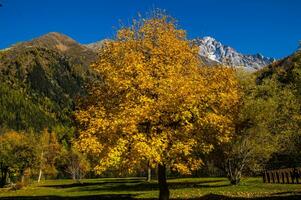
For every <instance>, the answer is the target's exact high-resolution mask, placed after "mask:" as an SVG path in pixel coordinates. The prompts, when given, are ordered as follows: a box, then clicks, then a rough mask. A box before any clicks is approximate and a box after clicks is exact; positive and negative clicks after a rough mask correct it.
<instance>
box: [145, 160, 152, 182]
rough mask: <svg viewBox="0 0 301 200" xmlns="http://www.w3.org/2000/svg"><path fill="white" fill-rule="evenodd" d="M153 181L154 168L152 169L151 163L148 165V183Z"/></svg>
mask: <svg viewBox="0 0 301 200" xmlns="http://www.w3.org/2000/svg"><path fill="white" fill-rule="evenodd" d="M151 179H152V168H151V167H150V162H148V163H147V178H146V181H147V182H150V181H151Z"/></svg>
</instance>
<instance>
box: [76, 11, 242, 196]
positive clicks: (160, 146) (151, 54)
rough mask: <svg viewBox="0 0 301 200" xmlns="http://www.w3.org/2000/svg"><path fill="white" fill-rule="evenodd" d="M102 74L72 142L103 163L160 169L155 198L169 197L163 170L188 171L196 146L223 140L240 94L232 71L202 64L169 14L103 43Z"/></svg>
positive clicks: (80, 115) (104, 166) (100, 168)
mask: <svg viewBox="0 0 301 200" xmlns="http://www.w3.org/2000/svg"><path fill="white" fill-rule="evenodd" d="M92 67H93V68H94V70H95V71H96V72H97V73H98V74H99V76H100V77H101V83H100V84H94V86H91V87H90V90H89V91H90V97H89V98H88V99H87V100H86V101H85V102H84V103H83V104H82V105H81V106H80V109H79V110H78V112H77V113H76V119H77V121H78V122H79V124H80V125H81V126H80V127H81V130H80V136H79V140H78V141H77V143H76V146H77V148H78V149H80V150H81V151H83V152H85V153H87V154H92V155H94V157H97V156H98V158H99V163H98V164H97V166H96V167H95V171H96V172H97V173H102V172H103V171H105V170H106V169H107V168H112V167H122V168H124V169H125V170H129V171H131V170H134V169H135V168H139V167H142V166H143V165H145V164H146V163H148V162H150V163H151V165H152V166H155V165H157V167H158V181H159V188H160V199H169V190H168V187H167V182H166V168H167V167H169V168H170V169H171V170H176V171H178V172H180V173H186V174H187V173H190V172H191V170H194V169H196V168H198V167H199V166H200V165H201V164H202V161H201V160H200V159H199V158H197V157H196V156H195V155H196V153H195V152H197V151H202V152H204V151H210V150H211V149H212V147H213V146H212V144H214V143H216V142H223V141H227V140H228V139H229V137H230V135H231V131H232V120H233V118H232V114H231V113H233V109H234V108H235V107H236V104H237V102H238V99H239V94H238V92H237V91H238V90H237V81H236V79H235V78H234V75H233V70H232V69H230V68H221V67H205V66H201V63H200V60H199V57H198V48H197V47H195V46H192V44H191V43H190V42H189V41H188V40H187V39H186V34H185V31H183V30H179V29H177V27H176V25H175V23H174V20H173V19H171V18H170V17H167V16H164V15H161V14H156V15H154V16H153V17H152V18H150V19H147V20H138V21H134V22H133V25H132V26H130V27H126V28H122V29H120V30H119V31H118V32H117V36H116V38H115V39H114V40H111V41H106V42H105V43H104V44H103V46H102V48H101V49H100V51H99V58H98V61H97V62H96V63H95V64H93V65H92Z"/></svg>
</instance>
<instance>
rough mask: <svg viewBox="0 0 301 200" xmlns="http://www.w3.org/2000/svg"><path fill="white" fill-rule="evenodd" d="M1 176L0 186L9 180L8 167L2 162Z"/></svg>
mask: <svg viewBox="0 0 301 200" xmlns="http://www.w3.org/2000/svg"><path fill="white" fill-rule="evenodd" d="M0 170H1V177H0V187H4V186H5V185H6V181H7V174H8V167H4V166H3V164H2V163H1V167H0Z"/></svg>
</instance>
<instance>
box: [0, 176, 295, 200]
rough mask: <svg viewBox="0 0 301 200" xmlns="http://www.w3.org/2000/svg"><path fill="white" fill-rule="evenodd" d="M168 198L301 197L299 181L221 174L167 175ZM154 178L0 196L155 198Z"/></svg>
mask: <svg viewBox="0 0 301 200" xmlns="http://www.w3.org/2000/svg"><path fill="white" fill-rule="evenodd" d="M169 187H170V191H171V198H172V199H245V198H249V199H275V200H276V199H277V200H278V199H301V184H299V185H293V184H290V185H286V184H263V183H262V180H261V179H260V178H248V179H243V180H242V182H241V184H240V185H238V186H231V185H229V183H228V181H227V179H224V178H181V179H170V180H169ZM157 196H158V186H157V182H156V181H152V182H151V183H147V182H145V181H144V179H142V178H101V179H86V180H82V183H81V184H77V183H75V182H73V181H72V180H48V181H44V182H42V183H39V184H38V183H34V184H32V185H30V186H28V187H26V188H23V189H21V190H18V191H12V190H8V189H0V199H1V200H2V199H27V200H29V199H50V200H52V199H72V200H74V199H136V198H142V199H155V198H156V197H157Z"/></svg>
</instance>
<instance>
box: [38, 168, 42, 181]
mask: <svg viewBox="0 0 301 200" xmlns="http://www.w3.org/2000/svg"><path fill="white" fill-rule="evenodd" d="M41 177H42V169H40V172H39V178H38V183H39V182H40V181H41Z"/></svg>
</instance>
